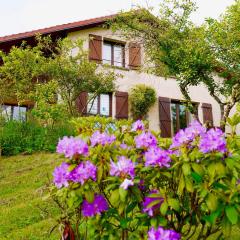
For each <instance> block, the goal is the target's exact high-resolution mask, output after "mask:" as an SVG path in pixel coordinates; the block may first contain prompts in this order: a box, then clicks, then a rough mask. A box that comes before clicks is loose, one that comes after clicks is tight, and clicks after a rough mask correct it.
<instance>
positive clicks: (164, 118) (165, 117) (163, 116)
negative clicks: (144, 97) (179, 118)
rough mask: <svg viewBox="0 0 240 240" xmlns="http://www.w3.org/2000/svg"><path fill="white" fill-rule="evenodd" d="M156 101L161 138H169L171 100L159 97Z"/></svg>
mask: <svg viewBox="0 0 240 240" xmlns="http://www.w3.org/2000/svg"><path fill="white" fill-rule="evenodd" d="M158 101H159V120H160V130H161V137H171V135H172V134H171V133H172V131H171V112H170V104H171V100H170V99H169V98H164V97H159V98H158Z"/></svg>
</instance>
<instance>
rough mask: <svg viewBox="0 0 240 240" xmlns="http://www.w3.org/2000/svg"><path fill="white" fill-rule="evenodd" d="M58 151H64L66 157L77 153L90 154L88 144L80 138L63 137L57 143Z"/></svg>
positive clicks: (71, 156)
mask: <svg viewBox="0 0 240 240" xmlns="http://www.w3.org/2000/svg"><path fill="white" fill-rule="evenodd" d="M57 153H63V154H64V155H65V157H66V158H73V156H75V155H83V156H87V155H88V145H87V144H86V143H85V142H84V141H83V140H81V139H79V138H74V137H63V139H61V140H59V142H58V145H57Z"/></svg>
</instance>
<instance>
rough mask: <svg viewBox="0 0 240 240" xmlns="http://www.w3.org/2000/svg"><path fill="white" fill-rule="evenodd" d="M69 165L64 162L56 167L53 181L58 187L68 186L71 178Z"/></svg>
mask: <svg viewBox="0 0 240 240" xmlns="http://www.w3.org/2000/svg"><path fill="white" fill-rule="evenodd" d="M68 168H69V165H68V164H67V163H65V162H63V163H62V164H61V165H60V166H59V167H56V168H55V169H54V172H53V178H54V179H53V182H54V184H55V185H56V187H57V188H61V187H63V186H64V187H67V186H68V180H69V174H70V173H69V171H68Z"/></svg>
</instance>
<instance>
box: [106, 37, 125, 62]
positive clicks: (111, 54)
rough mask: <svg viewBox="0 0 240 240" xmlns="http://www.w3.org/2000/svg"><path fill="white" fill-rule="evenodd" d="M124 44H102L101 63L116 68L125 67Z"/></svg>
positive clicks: (107, 42) (108, 42)
mask: <svg viewBox="0 0 240 240" xmlns="http://www.w3.org/2000/svg"><path fill="white" fill-rule="evenodd" d="M124 49H125V48H124V44H121V43H115V42H110V41H104V42H103V51H102V63H103V64H109V65H112V66H116V67H125V59H124Z"/></svg>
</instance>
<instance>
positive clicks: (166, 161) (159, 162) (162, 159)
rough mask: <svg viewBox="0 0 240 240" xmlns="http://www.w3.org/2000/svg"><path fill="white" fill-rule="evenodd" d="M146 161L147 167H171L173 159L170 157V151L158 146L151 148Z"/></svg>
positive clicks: (146, 155) (146, 154) (146, 153)
mask: <svg viewBox="0 0 240 240" xmlns="http://www.w3.org/2000/svg"><path fill="white" fill-rule="evenodd" d="M145 159H146V161H145V166H159V167H170V162H171V158H170V157H169V151H167V150H163V149H161V148H159V147H157V146H155V147H150V148H149V149H148V151H147V152H145Z"/></svg>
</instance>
